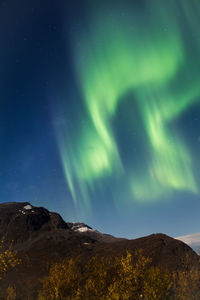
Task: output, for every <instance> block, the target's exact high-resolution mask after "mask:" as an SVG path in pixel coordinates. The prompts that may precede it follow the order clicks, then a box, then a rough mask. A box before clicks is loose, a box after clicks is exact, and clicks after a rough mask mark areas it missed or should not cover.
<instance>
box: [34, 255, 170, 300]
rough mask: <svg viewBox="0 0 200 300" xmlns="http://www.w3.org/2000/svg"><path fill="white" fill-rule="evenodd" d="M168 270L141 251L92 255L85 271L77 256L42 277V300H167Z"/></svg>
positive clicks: (40, 295) (168, 287) (55, 265)
mask: <svg viewBox="0 0 200 300" xmlns="http://www.w3.org/2000/svg"><path fill="white" fill-rule="evenodd" d="M171 286H172V282H171V277H170V275H169V274H168V273H167V272H161V271H160V269H159V268H155V267H152V266H151V259H150V258H149V257H145V256H144V255H143V254H142V251H141V250H139V251H135V253H134V254H132V253H130V252H129V251H127V253H126V255H125V256H123V257H117V256H114V255H110V256H109V255H107V256H100V255H95V256H93V257H92V258H91V259H90V260H89V261H88V262H87V264H86V265H85V266H84V272H83V270H81V267H80V266H77V263H75V261H74V260H72V259H71V260H70V261H69V262H68V263H67V264H64V263H60V264H58V263H57V264H54V265H53V266H52V267H51V268H50V272H49V275H48V276H47V277H46V278H45V279H44V281H43V287H42V290H41V291H40V293H39V297H38V299H39V300H43V299H46V300H58V299H59V300H64V299H65V300H68V299H70V300H80V299H87V300H94V299H100V300H111V299H115V300H126V299H127V300H128V299H135V300H137V299H145V300H154V299H155V300H159V299H160V300H161V299H162V300H165V299H166V297H167V295H168V294H169V291H170V289H171Z"/></svg>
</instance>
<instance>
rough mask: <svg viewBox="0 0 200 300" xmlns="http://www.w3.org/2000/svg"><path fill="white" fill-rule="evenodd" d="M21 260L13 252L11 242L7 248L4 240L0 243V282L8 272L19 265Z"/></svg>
mask: <svg viewBox="0 0 200 300" xmlns="http://www.w3.org/2000/svg"><path fill="white" fill-rule="evenodd" d="M20 263H21V260H20V259H19V258H18V256H17V252H16V251H14V250H13V242H12V243H11V244H10V245H9V246H7V245H6V243H5V239H4V238H3V239H2V240H1V241H0V280H1V279H2V278H3V277H4V275H5V274H6V273H7V272H8V270H10V269H12V268H14V267H15V266H17V265H19V264H20Z"/></svg>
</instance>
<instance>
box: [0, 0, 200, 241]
mask: <svg viewBox="0 0 200 300" xmlns="http://www.w3.org/2000/svg"><path fill="white" fill-rule="evenodd" d="M115 2H116V1H100V2H99V1H92V0H91V1H89V0H88V1H64V0H63V1H62V0H51V1H48V3H47V2H46V1H35V0H28V1H25V0H20V1H17V2H16V1H6V0H5V1H1V2H0V44H1V50H0V105H1V110H0V145H1V146H0V202H10V201H28V202H30V203H31V204H32V205H35V206H44V207H46V208H47V209H49V210H52V211H57V212H58V213H60V214H61V215H62V216H63V218H64V219H65V220H66V221H74V222H75V221H83V222H86V223H87V224H88V225H90V226H92V227H93V228H96V229H97V230H100V231H102V232H106V233H110V234H113V235H116V236H124V237H129V238H135V237H139V236H143V235H147V234H151V233H153V232H154V233H155V232H163V233H166V234H169V235H171V236H180V235H184V234H189V233H193V232H198V231H199V229H200V221H199V220H200V219H199V211H200V201H199V190H200V181H199V170H200V168H199V167H200V159H199V153H200V118H199V115H200V106H199V100H200V90H199V88H198V84H196V83H198V82H199V79H200V72H199V69H200V66H199V61H200V54H199V53H200V51H199V50H200V34H199V32H198V20H199V15H200V5H199V4H198V2H197V1H196V0H193V1H191V2H190V4H189V3H187V1H185V0H177V3H176V4H174V3H173V1H169V3H166V2H165V1H163V3H162V7H163V10H162V8H161V5H160V2H159V1H156V0H155V1H153V0H152V1H147V0H144V1H143V0H142V1H118V4H116V3H115ZM161 2H162V1H161ZM165 6H166V7H165ZM159 16H161V20H160V19H159V18H160V17H159ZM132 78H133V79H132ZM129 81H130V82H129ZM110 103H114V106H113V107H114V108H113V107H112V108H111V106H110V105H111V104H110ZM154 126H155V128H154ZM154 129H155V130H154ZM166 141H167V142H166Z"/></svg>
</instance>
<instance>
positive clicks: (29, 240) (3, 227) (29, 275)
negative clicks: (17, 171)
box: [0, 202, 199, 300]
mask: <svg viewBox="0 0 200 300" xmlns="http://www.w3.org/2000/svg"><path fill="white" fill-rule="evenodd" d="M3 237H4V239H5V242H6V243H8V244H9V243H10V242H11V241H13V246H14V249H15V250H17V251H18V254H19V257H20V258H22V261H23V263H22V264H21V265H19V266H17V267H16V268H15V269H14V270H12V271H10V272H8V274H7V275H6V276H5V278H4V279H3V280H2V282H1V290H2V299H4V298H3V297H5V290H6V288H7V287H8V285H9V284H13V285H15V286H16V287H17V289H18V291H19V293H20V296H21V298H20V297H19V299H31V300H35V299H36V297H37V291H38V289H39V288H40V287H41V280H42V278H44V276H46V275H47V270H48V268H47V266H49V265H50V264H52V263H54V262H56V261H58V260H59V261H60V260H62V259H69V258H77V257H79V258H80V261H81V262H82V264H83V265H84V264H85V263H86V262H87V261H88V260H90V259H91V257H92V256H93V255H97V254H98V255H100V256H102V257H106V256H108V255H111V256H112V255H113V256H122V255H124V254H125V253H126V251H127V250H129V251H131V252H134V251H135V250H138V249H142V250H143V253H144V255H145V256H150V257H151V258H152V263H153V264H154V265H156V266H158V267H160V268H168V269H169V271H177V270H184V268H186V260H185V259H186V258H185V257H186V256H188V257H189V263H190V264H191V265H195V264H197V263H198V259H199V258H198V255H197V254H196V253H195V252H194V251H193V250H192V249H191V248H190V247H189V246H188V245H186V244H184V243H183V242H181V241H179V240H176V239H174V238H171V237H169V236H167V235H165V234H162V233H157V234H155V233H154V234H151V235H149V236H146V237H141V238H137V239H134V240H129V239H125V238H117V237H114V236H112V235H109V234H103V233H101V232H99V231H97V230H94V229H92V228H91V227H90V226H88V225H87V224H84V223H80V222H76V223H72V222H65V221H64V220H63V218H62V217H61V216H60V215H59V214H58V213H56V212H50V211H48V210H47V209H46V208H43V207H36V206H33V205H31V204H30V203H29V202H12V203H11V202H8V203H3V204H0V239H2V238H3ZM26 297H27V298H26Z"/></svg>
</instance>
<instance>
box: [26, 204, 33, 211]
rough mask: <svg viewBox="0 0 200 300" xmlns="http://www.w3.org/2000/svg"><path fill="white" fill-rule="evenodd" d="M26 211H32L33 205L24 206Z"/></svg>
mask: <svg viewBox="0 0 200 300" xmlns="http://www.w3.org/2000/svg"><path fill="white" fill-rule="evenodd" d="M24 209H26V210H30V209H32V206H31V205H29V204H27V205H25V206H24Z"/></svg>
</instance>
